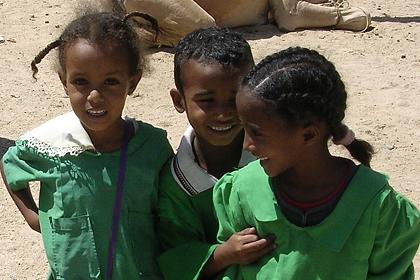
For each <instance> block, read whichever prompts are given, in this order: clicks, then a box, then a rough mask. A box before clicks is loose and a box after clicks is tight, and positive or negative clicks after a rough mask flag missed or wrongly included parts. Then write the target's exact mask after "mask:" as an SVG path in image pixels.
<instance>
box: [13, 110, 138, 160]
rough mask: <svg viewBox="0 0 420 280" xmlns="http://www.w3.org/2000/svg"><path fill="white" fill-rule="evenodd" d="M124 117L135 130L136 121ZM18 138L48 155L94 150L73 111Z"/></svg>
mask: <svg viewBox="0 0 420 280" xmlns="http://www.w3.org/2000/svg"><path fill="white" fill-rule="evenodd" d="M126 119H127V120H129V121H132V123H133V124H134V128H135V130H137V128H138V124H137V122H136V121H135V120H134V119H131V118H128V117H126ZM18 140H21V141H23V142H24V143H25V145H26V146H27V147H29V148H33V149H35V150H37V151H38V152H39V153H41V154H44V155H46V156H49V157H57V156H58V157H62V156H64V155H66V154H68V155H73V156H77V155H79V154H81V153H82V152H84V151H88V150H93V151H95V147H94V146H93V144H92V141H91V139H90V137H89V135H88V134H87V132H86V130H85V129H84V128H83V126H82V124H81V123H80V120H79V119H78V118H77V116H76V115H75V114H74V112H69V113H66V114H64V115H61V116H58V117H56V118H54V119H52V120H49V121H47V122H45V123H43V124H42V125H40V126H38V127H37V128H35V129H33V130H31V131H29V132H27V133H25V134H24V135H23V136H21V137H20V138H19V139H18Z"/></svg>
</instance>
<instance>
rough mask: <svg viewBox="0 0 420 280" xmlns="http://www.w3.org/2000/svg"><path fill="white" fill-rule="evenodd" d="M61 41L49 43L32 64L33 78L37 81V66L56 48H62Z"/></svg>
mask: <svg viewBox="0 0 420 280" xmlns="http://www.w3.org/2000/svg"><path fill="white" fill-rule="evenodd" d="M60 44H61V40H60V39H57V40H55V41H54V42H51V43H49V44H48V45H47V46H46V47H45V48H44V49H43V50H41V51H40V52H39V53H38V54H37V55H36V56H35V58H34V59H33V60H32V62H31V69H32V78H34V79H35V80H36V74H37V73H38V67H36V65H37V64H38V63H40V62H41V61H42V59H43V58H44V57H45V56H46V55H47V54H48V53H49V52H50V51H51V50H52V49H55V48H56V47H58V46H60Z"/></svg>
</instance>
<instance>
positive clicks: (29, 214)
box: [0, 163, 41, 232]
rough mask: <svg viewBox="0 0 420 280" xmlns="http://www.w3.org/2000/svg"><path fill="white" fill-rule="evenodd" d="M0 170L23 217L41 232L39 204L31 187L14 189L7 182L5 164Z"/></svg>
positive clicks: (34, 228)
mask: <svg viewBox="0 0 420 280" xmlns="http://www.w3.org/2000/svg"><path fill="white" fill-rule="evenodd" d="M0 171H1V176H2V177H3V182H4V185H5V186H6V188H7V191H8V192H9V194H10V196H11V197H12V199H13V201H14V202H15V204H16V206H17V207H18V209H19V211H20V213H22V215H23V217H24V218H25V221H26V222H27V223H28V225H29V226H30V227H31V229H33V230H35V231H37V232H41V229H40V225H39V217H38V206H37V205H36V203H35V201H34V198H33V197H32V193H31V190H30V189H29V186H27V187H26V188H24V189H20V190H16V191H15V190H12V189H11V188H10V187H9V186H8V184H7V180H6V176H5V175H4V170H3V164H1V163H0Z"/></svg>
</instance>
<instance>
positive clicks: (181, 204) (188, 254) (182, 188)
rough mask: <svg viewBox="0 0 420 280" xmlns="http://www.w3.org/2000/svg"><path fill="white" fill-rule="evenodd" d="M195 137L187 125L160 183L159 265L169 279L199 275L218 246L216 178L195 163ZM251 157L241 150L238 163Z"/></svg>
mask: <svg viewBox="0 0 420 280" xmlns="http://www.w3.org/2000/svg"><path fill="white" fill-rule="evenodd" d="M194 137H195V133H194V131H193V129H192V128H191V127H189V128H188V129H187V130H186V132H185V133H184V136H183V137H182V139H181V143H180V145H179V148H178V150H177V154H176V156H175V157H174V158H173V160H172V161H171V162H170V163H168V164H167V165H166V166H165V168H164V169H163V172H162V174H161V180H160V183H159V207H158V209H159V210H158V215H159V222H158V235H159V239H160V243H161V245H162V247H163V249H164V252H163V253H162V254H161V255H160V257H159V265H160V268H161V271H162V273H163V275H164V278H165V279H169V280H171V279H173V280H180V279H181V280H184V279H185V280H192V279H198V278H199V275H200V272H201V270H202V268H203V266H204V265H205V263H206V262H207V261H208V259H209V257H210V256H211V255H212V254H213V251H214V249H215V248H216V246H217V242H216V235H217V229H218V222H217V220H216V216H215V212H214V208H213V200H212V194H213V186H214V184H215V183H216V182H217V178H215V177H213V176H212V175H210V174H208V173H207V172H206V171H205V170H203V169H202V168H201V167H200V166H199V165H198V164H197V163H196V161H195V156H194V152H193V150H192V146H191V143H192V141H193V139H194ZM254 159H255V157H253V156H252V155H251V154H249V153H248V152H246V151H243V153H242V156H241V159H240V161H239V167H241V166H244V165H246V164H248V163H249V162H250V161H252V160H254Z"/></svg>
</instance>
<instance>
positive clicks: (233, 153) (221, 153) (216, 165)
mask: <svg viewBox="0 0 420 280" xmlns="http://www.w3.org/2000/svg"><path fill="white" fill-rule="evenodd" d="M243 141H244V132H243V131H242V132H240V133H239V134H238V135H237V136H236V137H235V139H234V140H233V141H232V143H231V144H229V145H227V146H213V145H211V144H210V143H208V142H207V141H206V140H205V139H200V137H198V136H197V138H196V142H195V143H194V144H195V145H194V149H195V152H196V153H199V154H200V155H201V157H202V159H203V161H199V164H200V166H201V167H202V168H203V169H205V170H207V172H208V173H210V174H212V175H213V176H214V177H216V178H218V179H220V178H221V177H222V176H223V175H224V174H226V173H227V172H230V171H233V170H234V168H236V167H237V166H238V164H239V160H240V158H241V154H242V143H243ZM226 155H229V157H226Z"/></svg>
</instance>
